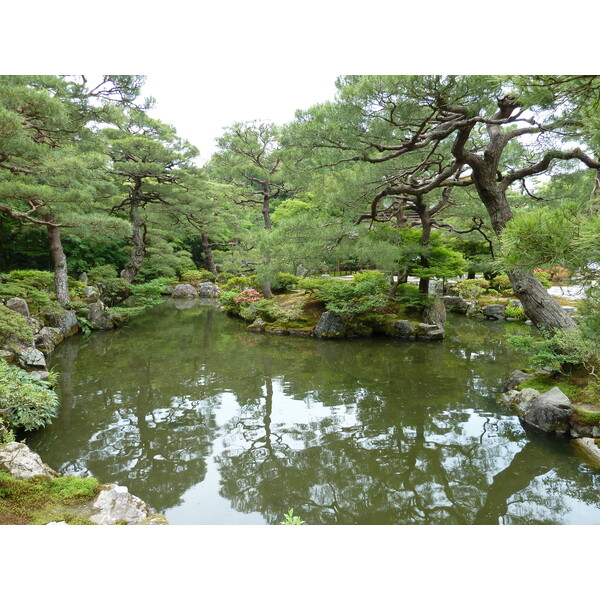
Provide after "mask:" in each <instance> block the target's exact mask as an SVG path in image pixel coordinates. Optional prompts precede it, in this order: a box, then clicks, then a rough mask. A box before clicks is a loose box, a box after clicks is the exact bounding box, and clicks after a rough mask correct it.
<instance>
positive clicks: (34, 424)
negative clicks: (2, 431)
mask: <svg viewBox="0 0 600 600" xmlns="http://www.w3.org/2000/svg"><path fill="white" fill-rule="evenodd" d="M57 412H58V396H57V395H56V393H55V392H54V391H53V390H52V389H50V384H49V383H47V382H46V381H41V380H40V379H38V378H37V377H32V376H31V375H29V373H27V372H25V371H23V370H22V369H19V368H18V367H14V366H11V365H9V364H7V363H6V361H5V360H2V359H0V415H1V416H2V417H3V418H4V419H5V421H6V422H7V423H8V424H9V426H11V427H13V428H15V429H18V428H23V429H25V430H26V431H30V430H32V429H38V428H39V427H42V426H43V425H46V424H48V423H49V422H50V421H51V420H52V419H53V418H54V417H55V416H56V414H57Z"/></svg>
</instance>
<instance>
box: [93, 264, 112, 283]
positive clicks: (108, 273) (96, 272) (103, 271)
mask: <svg viewBox="0 0 600 600" xmlns="http://www.w3.org/2000/svg"><path fill="white" fill-rule="evenodd" d="M118 276H119V273H118V272H117V267H115V266H114V265H100V266H98V267H94V268H93V269H90V270H89V271H88V281H89V282H90V283H93V284H96V285H99V284H101V283H104V282H105V281H109V280H111V279H116V278H117V277H118Z"/></svg>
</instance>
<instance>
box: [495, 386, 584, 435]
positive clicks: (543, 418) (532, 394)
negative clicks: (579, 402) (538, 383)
mask: <svg viewBox="0 0 600 600" xmlns="http://www.w3.org/2000/svg"><path fill="white" fill-rule="evenodd" d="M501 401H502V402H504V403H505V404H506V405H507V406H509V407H510V408H511V409H512V410H513V411H514V412H515V413H516V414H517V415H518V416H519V418H520V419H521V421H522V422H523V424H524V425H528V426H530V427H533V428H534V429H538V430H540V431H544V432H546V433H551V432H556V433H561V432H567V431H569V430H570V427H571V424H570V417H571V415H572V414H573V407H572V406H571V400H569V398H568V397H567V396H565V394H563V392H561V391H560V390H559V389H558V388H557V387H553V388H552V389H550V390H548V391H547V392H544V393H543V394H541V393H540V392H539V391H537V390H533V389H531V388H525V389H524V390H522V391H520V392H518V391H516V390H512V391H509V392H506V393H505V394H503V395H502V398H501Z"/></svg>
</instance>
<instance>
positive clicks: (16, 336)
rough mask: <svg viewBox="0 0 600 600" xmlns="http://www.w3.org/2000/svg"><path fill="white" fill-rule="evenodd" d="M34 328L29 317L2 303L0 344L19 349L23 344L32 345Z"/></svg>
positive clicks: (0, 310)
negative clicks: (28, 319)
mask: <svg viewBox="0 0 600 600" xmlns="http://www.w3.org/2000/svg"><path fill="white" fill-rule="evenodd" d="M32 343H33V330H32V329H31V325H29V323H28V322H27V319H25V317H23V316H22V315H20V314H19V313H18V312H17V311H15V310H11V309H10V308H6V306H4V304H0V346H2V347H7V348H9V349H10V350H14V351H16V350H18V349H19V347H22V346H31V344H32Z"/></svg>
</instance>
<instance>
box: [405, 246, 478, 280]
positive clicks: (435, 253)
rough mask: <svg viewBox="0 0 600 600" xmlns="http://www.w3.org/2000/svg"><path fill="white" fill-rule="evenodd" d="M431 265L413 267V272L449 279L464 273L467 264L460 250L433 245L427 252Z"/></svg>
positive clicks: (420, 275)
mask: <svg viewBox="0 0 600 600" xmlns="http://www.w3.org/2000/svg"><path fill="white" fill-rule="evenodd" d="M427 259H428V261H429V263H430V264H429V267H421V266H418V267H413V268H412V273H413V275H414V276H415V277H425V278H432V277H438V278H441V279H449V278H450V277H456V276H457V275H462V274H463V273H464V272H465V267H466V265H467V263H466V261H465V259H464V258H463V257H462V255H461V254H460V253H459V252H455V251H454V250H450V248H446V247H444V246H437V247H432V248H430V249H429V252H427Z"/></svg>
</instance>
